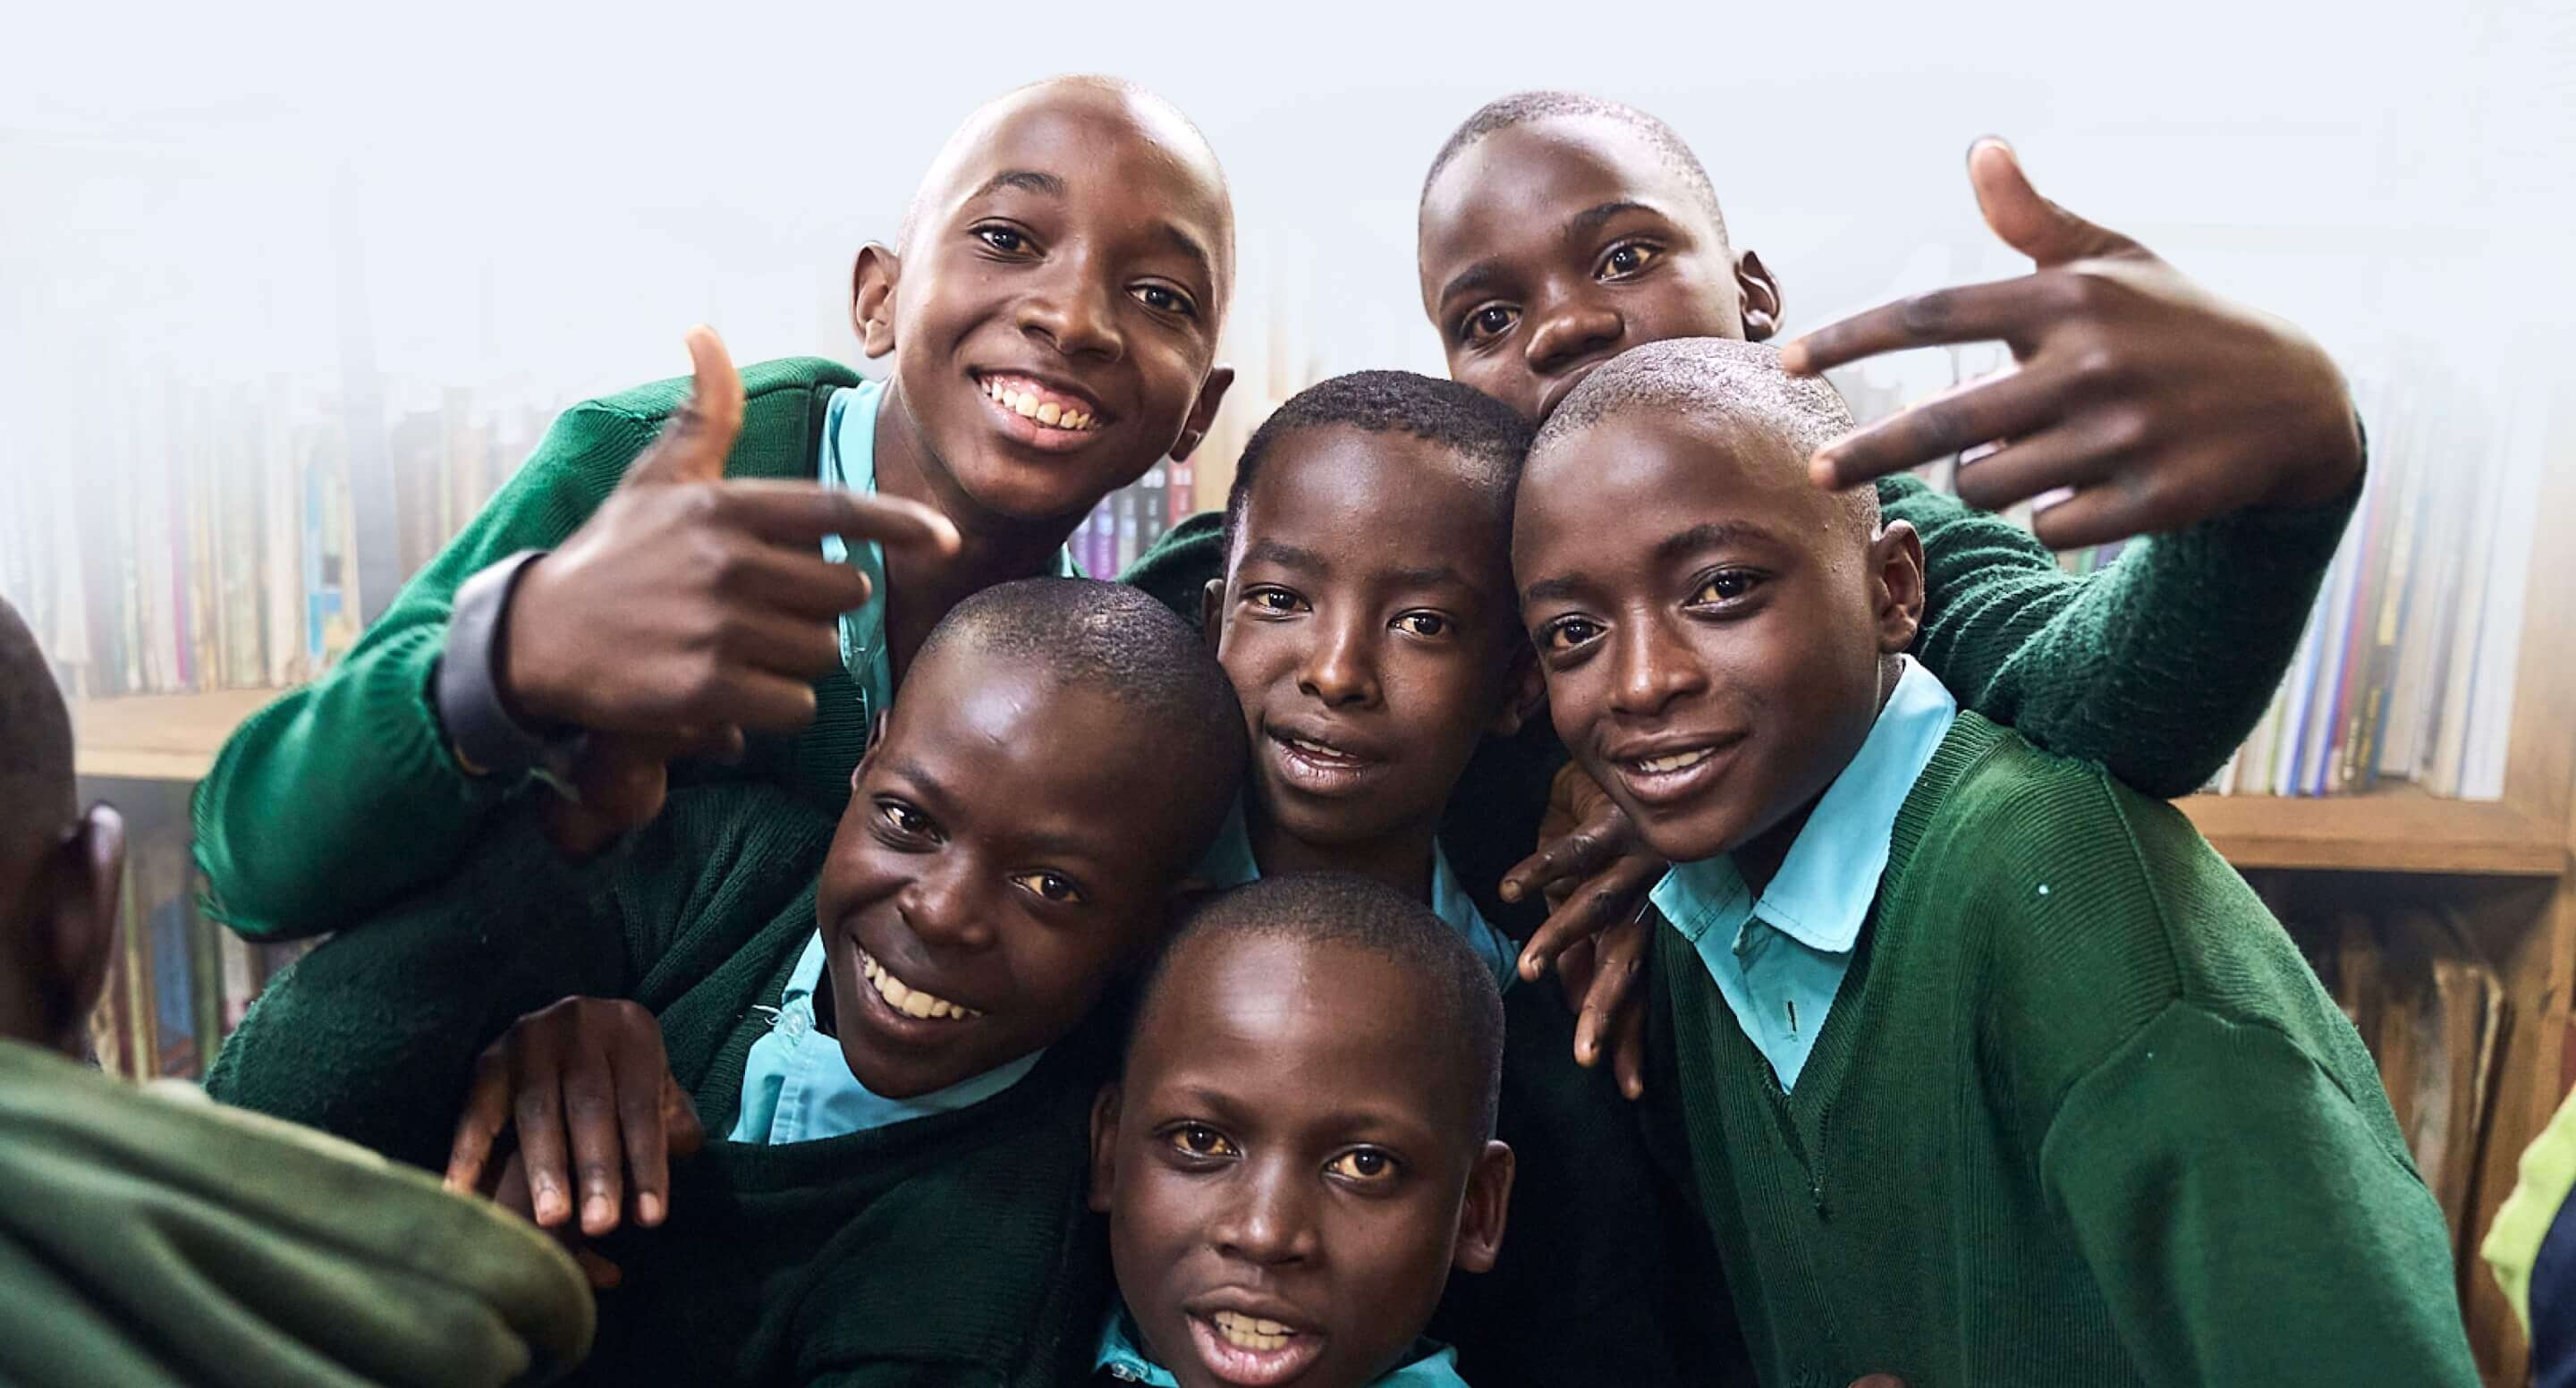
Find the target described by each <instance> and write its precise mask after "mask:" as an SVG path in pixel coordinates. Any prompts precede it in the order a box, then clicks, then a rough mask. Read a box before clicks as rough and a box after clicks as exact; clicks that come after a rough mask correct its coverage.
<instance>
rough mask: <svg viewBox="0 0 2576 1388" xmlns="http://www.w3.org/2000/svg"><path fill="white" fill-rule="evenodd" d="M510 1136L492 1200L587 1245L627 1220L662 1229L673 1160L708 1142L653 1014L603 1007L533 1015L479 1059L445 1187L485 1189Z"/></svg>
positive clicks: (582, 1004)
mask: <svg viewBox="0 0 2576 1388" xmlns="http://www.w3.org/2000/svg"><path fill="white" fill-rule="evenodd" d="M514 1129H515V1131H516V1136H517V1139H518V1150H517V1152H516V1153H515V1154H513V1156H512V1158H511V1161H510V1164H509V1167H508V1169H507V1170H506V1171H505V1172H504V1173H503V1176H504V1179H503V1180H502V1182H501V1183H500V1189H499V1190H498V1192H497V1193H496V1198H499V1199H501V1200H502V1201H503V1203H505V1204H511V1205H513V1206H514V1207H515V1206H517V1205H518V1200H519V1198H524V1200H525V1202H526V1204H525V1213H526V1214H527V1215H528V1216H529V1218H531V1219H533V1220H534V1221H535V1222H536V1224H537V1226H538V1227H539V1228H542V1229H545V1230H548V1231H550V1232H553V1233H556V1234H558V1235H565V1236H569V1235H572V1234H575V1233H576V1232H577V1233H578V1234H580V1235H582V1236H584V1237H587V1238H594V1239H595V1238H599V1237H601V1236H602V1235H605V1234H607V1233H609V1232H611V1231H613V1230H615V1229H616V1228H617V1227H618V1225H619V1223H620V1222H621V1221H622V1220H624V1219H625V1218H627V1217H628V1216H629V1214H630V1213H631V1216H632V1218H633V1219H634V1221H635V1223H637V1224H638V1225H641V1226H643V1227H645V1228H651V1227H653V1226H654V1225H657V1224H660V1223H661V1222H662V1220H663V1217H664V1216H665V1215H666V1214H667V1213H668V1212H669V1209H670V1196H671V1159H672V1158H674V1157H685V1156H688V1155H689V1154H691V1153H693V1152H695V1151H697V1150H698V1149H699V1148H700V1147H701V1146H703V1145H705V1142H706V1132H705V1130H704V1129H702V1128H701V1127H700V1126H699V1125H698V1115H697V1110H696V1108H695V1107H694V1106H693V1105H691V1104H690V1102H689V1096H688V1094H687V1093H686V1092H684V1091H683V1090H682V1089H681V1088H680V1084H679V1081H678V1080H676V1079H674V1078H673V1077H672V1075H671V1067H670V1062H669V1060H668V1058H667V1057H666V1056H665V1054H664V1052H663V1049H662V1031H661V1027H660V1026H659V1025H658V1024H657V1023H656V1022H655V1021H654V1019H653V1014H652V1013H650V1012H647V1011H645V1010H644V1009H643V1008H642V1007H639V1006H637V1005H636V1004H634V1003H631V1002H625V1001H621V1000H618V999H610V998H565V999H563V1000H562V1001H560V1002H557V1003H555V1004H553V1005H551V1006H549V1007H546V1008H543V1009H541V1010H539V1011H536V1012H531V1013H529V1014H528V1015H527V1016H525V1017H522V1018H520V1019H519V1020H518V1021H517V1022H516V1023H514V1024H512V1026H511V1028H510V1030H509V1031H508V1032H506V1033H504V1034H503V1035H502V1037H501V1039H500V1040H498V1041H495V1042H493V1043H492V1045H491V1046H490V1047H488V1048H486V1049H485V1050H484V1052H483V1054H482V1056H481V1057H480V1058H479V1059H477V1060H476V1062H475V1066H474V1082H473V1085H472V1087H471V1088H470V1089H469V1090H468V1091H467V1093H466V1098H465V1111H464V1113H463V1114H462V1115H461V1116H460V1117H459V1118H458V1119H457V1122H456V1136H455V1139H454V1141H453V1142H452V1144H451V1145H450V1148H449V1151H448V1157H447V1185H448V1188H449V1189H451V1190H460V1191H473V1190H480V1189H482V1188H483V1186H484V1184H485V1178H486V1176H487V1174H489V1173H488V1168H489V1167H490V1164H491V1159H492V1152H493V1149H494V1147H495V1146H496V1144H498V1142H499V1141H500V1138H501V1134H502V1133H504V1132H507V1131H511V1130H514ZM576 1176H578V1185H579V1191H580V1220H579V1222H578V1223H577V1224H575V1223H573V1222H572V1221H573V1215H574V1190H575V1178H576Z"/></svg>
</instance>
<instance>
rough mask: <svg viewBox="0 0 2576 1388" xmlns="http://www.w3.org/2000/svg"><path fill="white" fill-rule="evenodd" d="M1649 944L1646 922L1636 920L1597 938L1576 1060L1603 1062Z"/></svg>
mask: <svg viewBox="0 0 2576 1388" xmlns="http://www.w3.org/2000/svg"><path fill="white" fill-rule="evenodd" d="M1645 946H1646V932H1645V928H1644V925H1643V923H1642V922H1640V921H1634V920H1632V921H1628V922H1626V923H1624V924H1622V925H1620V926H1618V927H1617V928H1616V929H1612V930H1607V931H1604V932H1602V935H1601V937H1600V938H1599V939H1598V940H1596V941H1594V942H1593V946H1592V953H1593V959H1592V982H1591V986H1590V987H1588V988H1586V989H1585V990H1584V995H1583V1014H1582V1015H1581V1016H1580V1017H1578V1018H1576V1019H1575V1023H1574V1063H1575V1064H1577V1065H1581V1066H1584V1067H1586V1068H1589V1067H1591V1066H1594V1065H1598V1064H1600V1063H1601V1053H1602V1051H1603V1049H1604V1048H1605V1047H1607V1046H1608V1044H1609V1043H1610V1041H1611V1038H1612V1034H1613V1031H1614V1025H1613V1024H1614V1023H1615V1022H1616V1021H1617V1020H1618V1018H1619V1016H1620V1009H1621V1008H1622V1007H1623V1006H1625V1005H1626V1003H1627V1000H1628V994H1629V991H1630V989H1631V987H1632V986H1633V985H1634V984H1635V983H1636V981H1637V971H1638V970H1639V969H1640V968H1642V967H1643V966H1644V964H1645V955H1646V948H1645Z"/></svg>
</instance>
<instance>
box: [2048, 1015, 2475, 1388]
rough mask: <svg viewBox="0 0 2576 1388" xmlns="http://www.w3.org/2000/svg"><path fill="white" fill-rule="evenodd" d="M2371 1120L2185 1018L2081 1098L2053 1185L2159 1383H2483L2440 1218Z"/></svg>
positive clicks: (2083, 1085) (2373, 1097) (2132, 1046)
mask: <svg viewBox="0 0 2576 1388" xmlns="http://www.w3.org/2000/svg"><path fill="white" fill-rule="evenodd" d="M2370 1103H2379V1104H2382V1105H2383V1107H2384V1103H2385V1101H2384V1100H2382V1099H2381V1098H2380V1096H2379V1095H2378V1094H2376V1093H2372V1094H2369V1095H2361V1096H2356V1095H2353V1094H2351V1093H2349V1092H2347V1091H2346V1090H2345V1088H2343V1087H2342V1086H2341V1085H2339V1084H2338V1083H2337V1082H2336V1081H2335V1079H2334V1077H2333V1076H2332V1075H2331V1074H2329V1073H2328V1072H2327V1071H2326V1070H2325V1069H2324V1068H2322V1067H2321V1066H2320V1065H2319V1064H2318V1063H2317V1062H2316V1061H2315V1060H2314V1059H2312V1058H2311V1057H2310V1056H2309V1055H2308V1054H2307V1053H2306V1052H2305V1051H2304V1050H2302V1049H2301V1048H2300V1047H2299V1046H2297V1045H2296V1044H2294V1043H2293V1042H2292V1041H2291V1040H2290V1038H2289V1037H2288V1036H2287V1035H2286V1034H2285V1033H2284V1032H2282V1031H2281V1030H2280V1029H2278V1028H2277V1027H2274V1026H2271V1025H2268V1024H2265V1023H2262V1022H2251V1021H2238V1020H2233V1019H2230V1018H2227V1017H2223V1016H2220V1015H2218V1014H2216V1013H2214V1012H2211V1011H2209V1010H2207V1009H2205V1008H2202V1007H2197V1006H2194V1005H2192V1004H2190V1003H2186V1002H2176V1003H2174V1004H2172V1005H2171V1006H2169V1007H2167V1008H2166V1009H2165V1010H2164V1011H2163V1012H2161V1013H2159V1014H2158V1015H2157V1016H2156V1017H2155V1019H2154V1020H2152V1021H2151V1022H2149V1023H2148V1024H2147V1025H2146V1026H2144V1027H2142V1028H2140V1029H2139V1031H2138V1032H2137V1033H2136V1034H2135V1035H2133V1036H2132V1037H2131V1038H2130V1039H2129V1041H2128V1043H2127V1044H2126V1045H2124V1046H2123V1047H2121V1048H2120V1049H2118V1050H2116V1051H2114V1052H2113V1053H2112V1054H2111V1055H2109V1056H2108V1057H2106V1058H2105V1059H2104V1060H2103V1061H2102V1062H2101V1063H2100V1064H2099V1065H2097V1066H2095V1067H2094V1068H2093V1069H2092V1070H2091V1071H2090V1072H2089V1073H2088V1074H2086V1075H2085V1076H2084V1077H2083V1078H2082V1079H2080V1080H2079V1081H2078V1082H2077V1083H2076V1084H2075V1085H2074V1086H2073V1087H2072V1088H2071V1089H2070V1090H2069V1091H2068V1093H2067V1097H2066V1098H2065V1100H2064V1102H2063V1103H2062V1104H2061V1105H2060V1106H2059V1108H2058V1110H2057V1114H2056V1116H2055V1118H2054V1120H2053V1121H2052V1122H2051V1123H2050V1124H2049V1127H2048V1132H2047V1136H2046V1137H2045V1138H2044V1139H2043V1141H2042V1142H2041V1144H2040V1154H2039V1164H2040V1177H2041V1181H2042V1184H2043V1186H2044V1188H2045V1190H2046V1192H2047V1196H2048V1199H2049V1201H2050V1204H2051V1206H2052V1212H2053V1213H2054V1214H2055V1215H2056V1216H2057V1217H2058V1218H2060V1219H2062V1220H2064V1221H2065V1224H2066V1226H2067V1228H2068V1229H2069V1230H2070V1232H2071V1233H2072V1234H2073V1236H2074V1239H2075V1241H2076V1244H2077V1246H2078V1248H2079V1249H2080V1250H2081V1252H2082V1255H2083V1257H2084V1259H2085V1261H2086V1263H2087V1264H2088V1265H2089V1266H2090V1267H2091V1268H2092V1270H2093V1274H2094V1279H2095V1282H2096V1284H2097V1285H2098V1286H2099V1288H2100V1290H2101V1294H2102V1297H2103V1300H2104V1302H2105V1304H2106V1306H2107V1309H2108V1310H2109V1312H2110V1317H2111V1321H2112V1323H2113V1324H2114V1325H2115V1326H2116V1327H2117V1328H2118V1332H2119V1335H2120V1338H2121V1341H2122V1343H2123V1345H2124V1346H2125V1347H2126V1348H2127V1350H2128V1352H2129V1355H2130V1357H2131V1360H2132V1362H2134V1363H2135V1364H2136V1365H2137V1366H2138V1369H2139V1372H2140V1374H2141V1375H2142V1376H2143V1377H2144V1379H2145V1381H2146V1382H2148V1383H2150V1384H2157V1385H2171V1386H2172V1388H2183V1386H2184V1385H2198V1384H2206V1383H2407V1384H2418V1385H2424V1388H2442V1386H2443V1385H2459V1388H2471V1386H2472V1385H2475V1384H2476V1383H2477V1382H2478V1374H2477V1369H2476V1366H2475V1365H2474V1363H2472V1361H2471V1359H2470V1355H2469V1346H2468V1339H2467V1336H2466V1333H2465V1331H2464V1330H2463V1328H2462V1325H2461V1320H2460V1306H2459V1300H2458V1296H2457V1294H2456V1292H2455V1289H2454V1285H2453V1272H2452V1265H2451V1249H2450V1238H2449V1235H2448V1232H2447V1231H2446V1229H2445V1227H2444V1225H2443V1221H2442V1212H2441V1209H2440V1208H2439V1207H2438V1206H2437V1205H2436V1204H2435V1203H2434V1200H2433V1196H2432V1193H2431V1192H2430V1191H2428V1190H2426V1189H2425V1188H2424V1184H2423V1182H2422V1181H2421V1180H2419V1179H2418V1178H2417V1176H2416V1174H2415V1170H2414V1168H2413V1167H2412V1166H2411V1165H2410V1164H2409V1163H2408V1162H2407V1160H2406V1158H2405V1157H2404V1156H2403V1155H2402V1154H2401V1153H2399V1152H2397V1151H2393V1150H2391V1148H2390V1146H2389V1145H2388V1144H2389V1142H2390V1141H2392V1140H2393V1135H2394V1128H2393V1127H2390V1126H2388V1125H2387V1124H2386V1123H2385V1120H2384V1118H2383V1119H2382V1121H2381V1122H2380V1123H2377V1124H2374V1123H2373V1122H2372V1121H2371V1115H2370V1114H2369V1113H2368V1112H2367V1111H2366V1110H2365V1105H2366V1104H2370Z"/></svg>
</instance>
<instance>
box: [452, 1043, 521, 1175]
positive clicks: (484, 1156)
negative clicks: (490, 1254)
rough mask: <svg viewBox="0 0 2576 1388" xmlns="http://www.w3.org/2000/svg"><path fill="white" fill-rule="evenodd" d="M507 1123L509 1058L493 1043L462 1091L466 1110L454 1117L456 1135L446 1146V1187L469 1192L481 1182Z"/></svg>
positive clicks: (476, 1064) (476, 1063)
mask: <svg viewBox="0 0 2576 1388" xmlns="http://www.w3.org/2000/svg"><path fill="white" fill-rule="evenodd" d="M508 1126H510V1061H509V1056H508V1053H507V1051H506V1050H505V1049H504V1048H503V1047H500V1046H495V1047H493V1048H491V1049H490V1050H487V1051H485V1052H483V1054H482V1055H481V1056H479V1057H477V1058H476V1059H475V1062H474V1082H473V1084H472V1086H471V1087H469V1088H468V1089H467V1090H466V1091H465V1112H464V1113H463V1114H461V1115H459V1116H458V1118H457V1120H456V1136H455V1138H454V1139H453V1140H452V1141H451V1142H450V1143H449V1145H448V1149H447V1178H446V1179H447V1188H448V1189H449V1190H453V1191H460V1192H464V1193H467V1194H471V1193H472V1192H474V1191H475V1190H477V1189H479V1188H480V1187H481V1186H482V1184H483V1167H484V1164H485V1163H487V1162H489V1161H490V1160H491V1159H492V1144H493V1143H495V1142H498V1141H499V1140H500V1138H501V1130H502V1129H504V1128H506V1127H508Z"/></svg>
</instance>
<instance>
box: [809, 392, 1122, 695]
mask: <svg viewBox="0 0 2576 1388" xmlns="http://www.w3.org/2000/svg"><path fill="white" fill-rule="evenodd" d="M884 400H885V385H884V383H883V382H879V381H861V382H859V383H858V384H857V385H854V386H843V387H842V388H841V389H839V390H836V391H833V392H832V400H831V403H830V404H829V405H827V406H825V407H824V412H823V443H822V448H821V450H820V451H821V456H820V457H819V458H818V459H817V460H816V462H815V473H816V476H817V477H818V478H819V479H820V480H821V482H822V484H823V485H824V486H826V487H838V488H840V489H841V490H843V491H853V492H867V493H871V494H873V493H874V492H875V491H876V489H877V407H878V406H879V405H881V404H883V403H884ZM823 557H824V558H825V559H828V560H830V561H831V562H833V563H835V564H851V565H855V566H856V567H857V568H858V570H859V572H861V573H863V574H866V575H867V576H868V584H869V588H870V591H872V592H874V593H875V594H876V598H875V600H873V601H871V602H869V603H868V604H867V605H865V606H863V607H860V608H858V609H857V610H855V611H851V612H844V613H842V614H841V668H843V669H845V670H847V671H849V674H850V682H851V683H853V684H856V685H857V686H858V687H859V699H860V701H861V708H860V713H861V716H862V719H863V723H864V725H865V726H868V727H870V728H871V730H873V727H874V723H875V719H876V716H877V715H878V714H879V713H882V712H884V711H885V709H886V707H887V706H888V705H889V704H891V703H893V701H894V664H893V662H892V661H891V660H890V659H888V657H887V655H886V636H885V594H886V577H885V547H884V546H883V545H880V544H878V543H877V542H876V541H874V540H870V541H868V542H867V543H865V544H863V545H861V546H859V547H858V548H857V549H856V550H853V549H851V548H850V546H849V545H848V544H847V543H846V542H844V541H843V540H842V539H841V537H840V536H838V535H826V536H824V537H823ZM1055 570H1056V576H1057V577H1059V578H1080V577H1082V576H1083V574H1082V569H1081V568H1080V567H1079V566H1078V565H1076V564H1075V563H1074V562H1073V551H1071V550H1069V549H1059V550H1057V551H1056V562H1055Z"/></svg>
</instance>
